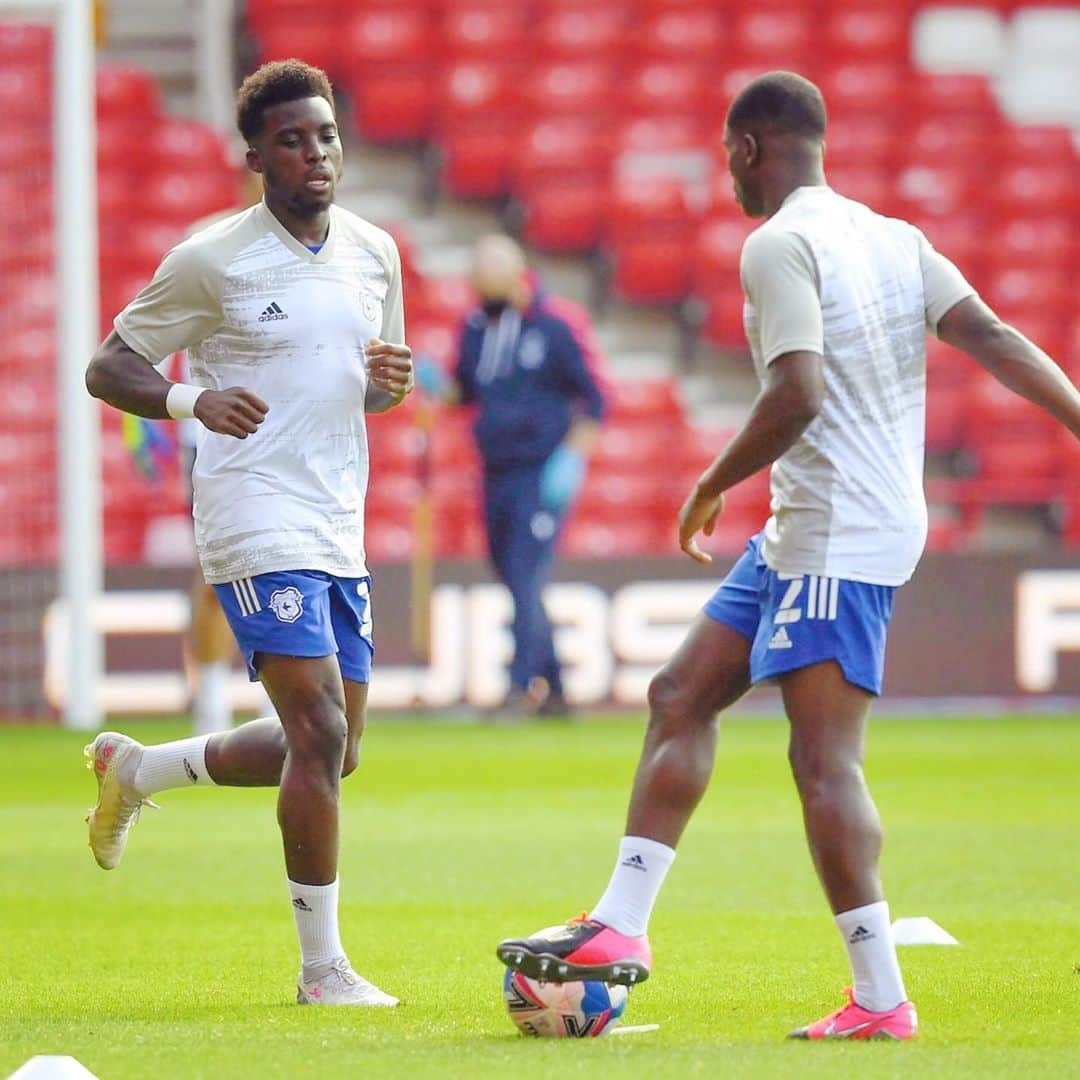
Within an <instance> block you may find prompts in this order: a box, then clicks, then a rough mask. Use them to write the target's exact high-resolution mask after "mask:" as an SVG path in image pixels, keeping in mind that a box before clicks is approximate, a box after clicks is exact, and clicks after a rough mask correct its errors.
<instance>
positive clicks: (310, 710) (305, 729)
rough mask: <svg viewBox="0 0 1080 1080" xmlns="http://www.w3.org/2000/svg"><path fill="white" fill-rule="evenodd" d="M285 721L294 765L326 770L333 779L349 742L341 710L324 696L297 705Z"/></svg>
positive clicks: (338, 771)
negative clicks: (307, 765) (306, 764)
mask: <svg viewBox="0 0 1080 1080" xmlns="http://www.w3.org/2000/svg"><path fill="white" fill-rule="evenodd" d="M282 720H283V721H285V727H286V730H287V733H288V741H289V754H290V756H291V757H292V758H293V760H294V761H296V762H298V763H300V762H302V763H308V764H310V766H311V767H312V768H314V769H325V771H327V772H329V773H333V774H334V775H335V776H336V775H338V774H339V773H340V771H341V767H342V762H343V761H344V758H345V750H346V744H347V741H348V728H347V725H346V723H345V714H344V713H343V712H342V711H341V708H340V706H339V705H338V704H337V703H336V702H334V701H333V700H332V699H329V698H327V697H325V696H323V695H316V696H313V697H312V698H311V699H310V700H309V701H306V702H304V703H302V704H298V705H297V707H296V708H295V709H294V710H292V715H290V716H289V717H288V718H287V721H286V718H285V717H282Z"/></svg>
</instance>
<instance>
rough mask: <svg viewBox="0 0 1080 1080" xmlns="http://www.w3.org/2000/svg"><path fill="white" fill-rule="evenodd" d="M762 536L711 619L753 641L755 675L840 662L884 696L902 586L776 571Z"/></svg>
mask: <svg viewBox="0 0 1080 1080" xmlns="http://www.w3.org/2000/svg"><path fill="white" fill-rule="evenodd" d="M763 539H764V538H763V535H762V534H761V533H758V534H757V535H756V536H753V537H751V539H750V542H749V543H748V544H747V545H746V551H745V552H744V553H743V555H742V557H741V558H740V559H739V561H738V562H737V563H736V564H735V565H734V566H733V567H732V569H731V572H730V573H729V574H728V576H727V577H726V578H724V580H723V582H722V583H721V584H720V587H719V588H718V589H717V590H716V592H715V593H713V595H712V596H711V597H710V598H709V601H708V603H707V604H706V605H705V614H706V615H708V616H709V618H710V619H715V620H716V621H717V622H722V623H724V624H725V625H727V626H730V627H731V628H732V629H733V630H735V631H737V632H738V633H740V634H742V636H743V637H745V638H746V639H747V640H748V641H750V642H752V646H751V649H750V678H751V680H752V681H753V682H755V683H759V682H765V681H766V680H768V679H774V678H776V676H778V675H783V674H784V673H785V672H788V671H797V670H798V669H799V668H804V667H808V666H809V665H811V664H819V663H822V662H823V661H825V660H835V661H836V662H837V663H838V664H839V665H840V668H841V670H842V671H843V672H844V677H845V678H846V679H847V681H848V682H850V683H853V684H854V685H855V686H860V687H862V688H863V689H864V690H868V691H869V692H870V693H871V694H880V693H881V686H882V681H883V679H884V675H885V642H886V638H887V637H888V632H889V620H890V619H891V618H892V608H893V597H894V596H895V594H896V589H895V588H893V587H892V586H890V585H868V584H867V583H866V582H862V581H848V580H846V579H843V578H827V577H821V576H819V575H817V574H778V573H777V572H776V571H775V570H771V569H769V567H768V566H767V565H766V563H765V559H764V556H763V555H762V553H761V547H762V541H763Z"/></svg>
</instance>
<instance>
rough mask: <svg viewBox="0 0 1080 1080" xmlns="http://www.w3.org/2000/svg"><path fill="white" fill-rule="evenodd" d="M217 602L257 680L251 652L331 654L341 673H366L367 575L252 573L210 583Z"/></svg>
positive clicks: (369, 643)
mask: <svg viewBox="0 0 1080 1080" xmlns="http://www.w3.org/2000/svg"><path fill="white" fill-rule="evenodd" d="M214 592H216V593H217V596H218V599H219V600H220V601H221V606H222V608H224V610H225V615H226V617H227V618H228V620H229V625H230V626H231V627H232V632H233V634H234V635H235V636H236V640H237V643H238V644H239V646H240V650H241V651H242V652H243V654H244V659H245V660H246V661H247V668H248V676H249V677H250V678H251V681H252V682H255V681H257V680H258V678H259V675H258V671H257V663H256V659H257V657H256V654H258V653H269V654H271V655H274V656H312V657H314V656H332V655H333V654H335V653H336V654H337V657H338V664H339V666H340V667H341V674H342V676H343V677H344V678H346V679H350V680H352V681H353V682H360V683H366V682H368V681H369V680H370V679H371V657H372V653H373V652H374V649H375V646H374V644H373V640H372V629H373V625H372V616H371V578H369V577H360V578H343V577H335V576H334V575H333V574H324V573H323V572H322V571H319V570H288V571H282V572H280V573H273V574H256V575H255V577H250V578H240V579H238V580H237V581H229V582H226V583H225V584H224V585H215V586H214Z"/></svg>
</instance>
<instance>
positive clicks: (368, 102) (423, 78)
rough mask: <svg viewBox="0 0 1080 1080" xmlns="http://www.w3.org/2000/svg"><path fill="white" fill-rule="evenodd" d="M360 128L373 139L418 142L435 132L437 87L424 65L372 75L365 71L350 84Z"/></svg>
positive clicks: (360, 130)
mask: <svg viewBox="0 0 1080 1080" xmlns="http://www.w3.org/2000/svg"><path fill="white" fill-rule="evenodd" d="M349 88H350V89H351V90H352V93H353V122H354V125H355V127H356V130H357V131H358V132H359V133H360V134H361V135H363V136H364V137H365V138H367V139H371V140H372V141H373V142H384V143H395V142H417V141H420V140H422V139H425V138H427V137H428V136H429V135H430V134H431V131H432V125H433V114H434V106H435V89H434V87H433V85H432V80H431V79H430V78H429V77H428V72H427V70H426V69H424V68H422V67H401V68H397V67H394V68H391V69H387V70H384V71H379V72H377V73H375V74H368V73H367V72H366V71H364V70H361V71H360V72H359V73H357V75H356V76H355V77H354V78H353V80H352V82H351V83H350V84H349Z"/></svg>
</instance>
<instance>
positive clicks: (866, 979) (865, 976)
mask: <svg viewBox="0 0 1080 1080" xmlns="http://www.w3.org/2000/svg"><path fill="white" fill-rule="evenodd" d="M835 921H836V926H837V929H838V930H839V931H840V933H841V935H842V936H843V939H844V946H845V947H846V948H847V952H848V959H849V960H850V961H851V971H852V973H853V975H854V979H855V988H854V989H855V1004H856V1005H860V1006H862V1008H864V1009H868V1010H869V1011H870V1012H888V1011H889V1010H890V1009H895V1008H896V1006H897V1005H899V1004H900V1003H901V1002H902V1001H907V991H906V990H905V989H904V978H903V976H902V975H901V974H900V962H899V961H898V960H897V958H896V946H895V945H894V944H893V936H892V922H891V920H890V919H889V905H888V904H887V903H885V901H884V900H879V901H877V903H874V904H865V905H863V906H862V907H857V908H852V909H851V910H850V911H841V912H840V914H839V915H837V916H836V919H835Z"/></svg>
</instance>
